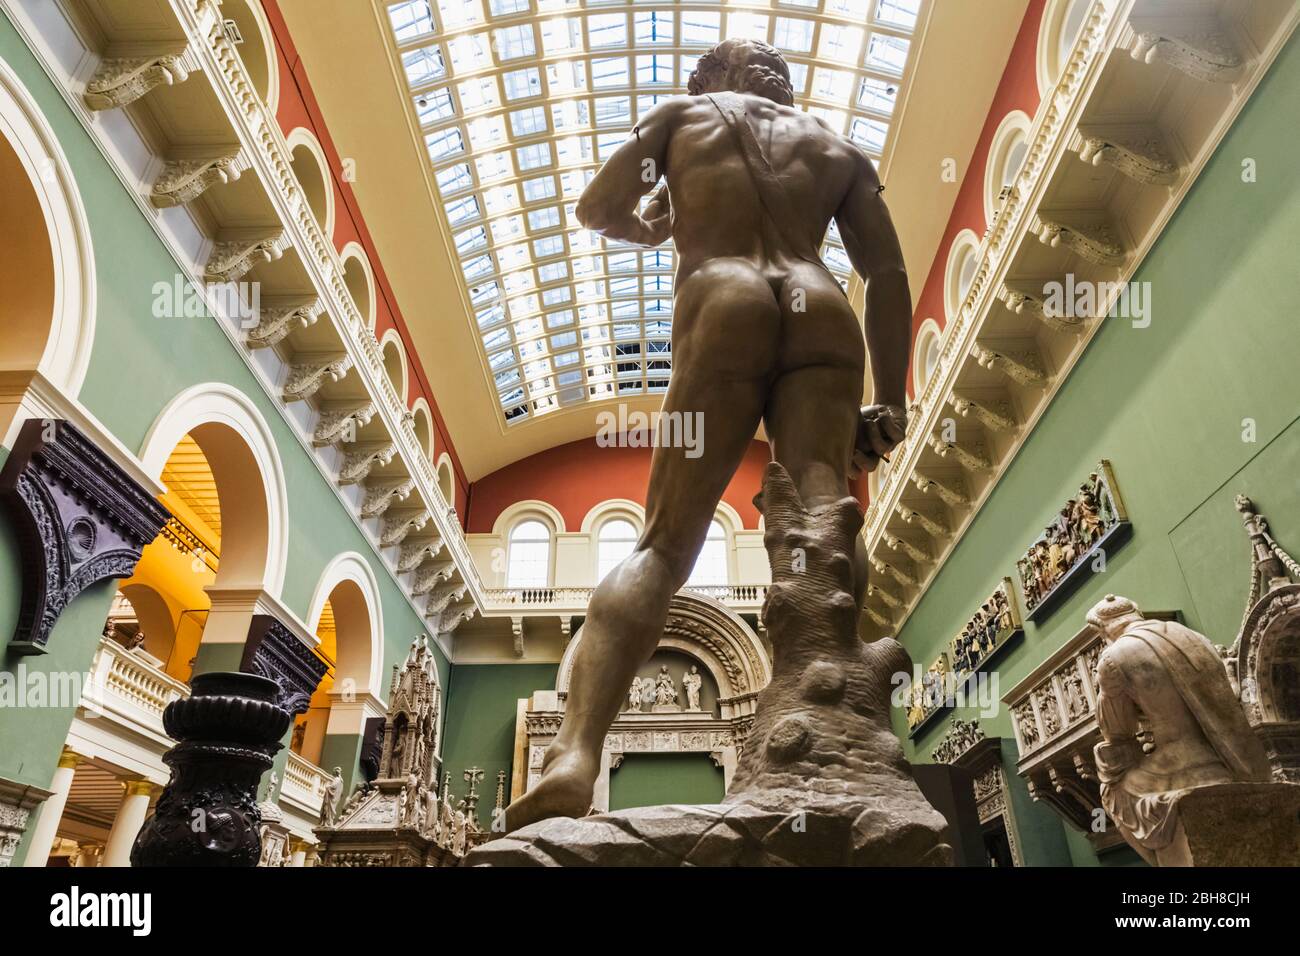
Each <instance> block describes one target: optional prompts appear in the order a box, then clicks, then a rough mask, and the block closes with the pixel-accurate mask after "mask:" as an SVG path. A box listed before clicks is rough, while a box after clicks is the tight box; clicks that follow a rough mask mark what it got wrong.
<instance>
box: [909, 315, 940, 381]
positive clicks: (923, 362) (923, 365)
mask: <svg viewBox="0 0 1300 956" xmlns="http://www.w3.org/2000/svg"><path fill="white" fill-rule="evenodd" d="M941 335H942V330H941V329H940V328H939V323H938V322H936V321H935V320H934V319H926V320H925V321H924V322H922V323H921V331H920V332H918V333H917V336H916V345H915V346H914V351H913V352H912V384H913V386H914V387H915V389H916V396H917V398H920V396H921V393H922V392H924V391H925V387H926V386H927V385H928V384H929V383H930V379H931V378H933V377H934V372H935V369H937V368H938V367H939V343H940V340H941Z"/></svg>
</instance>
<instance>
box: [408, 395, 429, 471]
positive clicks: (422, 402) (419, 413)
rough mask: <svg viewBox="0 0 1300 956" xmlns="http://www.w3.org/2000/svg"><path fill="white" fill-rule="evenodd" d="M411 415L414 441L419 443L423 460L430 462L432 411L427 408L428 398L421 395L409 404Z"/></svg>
mask: <svg viewBox="0 0 1300 956" xmlns="http://www.w3.org/2000/svg"><path fill="white" fill-rule="evenodd" d="M411 416H412V422H411V424H412V427H413V428H414V429H415V438H416V441H418V442H419V443H420V449H421V451H423V452H424V458H425V460H426V461H429V462H432V461H433V454H434V447H433V411H432V410H431V409H430V408H429V400H428V399H426V398H425V397H424V396H423V395H421V396H420V397H419V398H417V399H416V400H415V401H414V402H413V403H412V404H411Z"/></svg>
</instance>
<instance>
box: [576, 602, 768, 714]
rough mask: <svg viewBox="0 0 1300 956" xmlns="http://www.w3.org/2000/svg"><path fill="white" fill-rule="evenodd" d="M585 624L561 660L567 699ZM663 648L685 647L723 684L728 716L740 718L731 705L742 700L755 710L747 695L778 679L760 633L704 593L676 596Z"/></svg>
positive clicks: (661, 643) (721, 693)
mask: <svg viewBox="0 0 1300 956" xmlns="http://www.w3.org/2000/svg"><path fill="white" fill-rule="evenodd" d="M584 628H585V625H584V627H580V628H578V632H577V633H576V634H575V635H574V636H573V640H571V641H570V642H569V645H568V647H566V648H565V649H564V655H563V656H562V657H561V658H560V667H559V672H558V674H557V675H556V682H555V689H556V691H557V692H558V695H559V697H560V699H561V700H563V699H564V698H565V697H567V696H568V693H569V681H570V678H571V677H572V673H573V658H574V655H575V654H576V653H577V650H578V646H579V645H580V644H581V642H582V637H583V634H582V632H583V630H584ZM659 648H660V649H664V650H676V651H681V652H682V653H684V654H687V655H689V656H691V657H694V658H695V659H696V660H698V661H699V662H700V663H701V664H703V665H704V667H705V668H706V669H707V670H708V672H709V674H710V675H711V676H712V677H713V679H714V681H715V682H716V683H717V685H718V697H719V700H721V701H722V702H723V708H724V709H723V713H722V716H723V717H724V718H727V717H733V716H737V714H734V713H728V712H727V708H728V707H736V706H744V705H743V704H741V705H738V704H736V703H732V702H733V701H735V699H736V698H742V699H744V700H745V701H747V702H748V707H749V709H750V710H749V712H752V708H753V697H752V696H747V695H757V693H758V691H760V690H762V689H763V688H764V687H766V686H767V684H768V681H770V680H771V679H772V662H771V659H770V658H769V657H768V653H767V649H766V648H764V647H763V642H762V641H761V640H759V638H758V635H757V634H755V633H754V632H753V631H752V630H751V629H750V628H749V625H747V624H746V623H745V622H744V621H743V620H742V619H741V618H740V616H739V615H738V614H736V613H735V612H734V611H731V610H730V609H729V608H727V607H725V606H724V605H723V604H721V603H720V602H718V601H715V600H713V599H712V598H710V597H705V596H704V595H702V594H691V593H689V592H680V591H679V592H678V593H677V594H675V595H673V599H672V601H671V602H670V603H669V606H668V623H667V624H665V625H664V632H663V636H662V637H661V638H660V639H659Z"/></svg>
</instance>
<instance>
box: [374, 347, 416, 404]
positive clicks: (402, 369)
mask: <svg viewBox="0 0 1300 956" xmlns="http://www.w3.org/2000/svg"><path fill="white" fill-rule="evenodd" d="M379 355H380V357H381V358H382V359H383V362H384V372H385V373H386V374H387V375H388V380H389V381H390V382H391V383H392V385H393V388H394V389H396V391H397V398H398V400H399V401H400V402H401V403H402V404H403V405H405V404H406V395H407V387H408V382H409V378H408V372H407V368H406V347H405V346H404V345H403V344H402V337H401V336H400V335H398V334H397V330H396V329H389V330H388V331H387V332H385V333H384V337H383V338H382V339H380V340H379Z"/></svg>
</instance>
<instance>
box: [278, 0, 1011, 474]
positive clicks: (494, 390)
mask: <svg viewBox="0 0 1300 956" xmlns="http://www.w3.org/2000/svg"><path fill="white" fill-rule="evenodd" d="M1027 3H1028V0H980V2H978V3H974V2H970V3H963V2H956V0H954V2H952V3H946V2H944V3H936V2H934V0H884V2H882V0H731V2H699V0H680V2H667V0H617V2H603V3H602V2H597V0H585V2H583V0H421V2H419V3H413V2H403V0H368V2H365V0H277V6H278V8H279V10H280V11H282V13H283V16H284V19H285V22H286V25H287V26H288V28H289V34H290V37H291V41H292V43H291V47H290V48H289V50H288V53H289V55H290V62H291V66H292V69H293V70H294V71H295V72H297V71H299V70H302V71H305V75H306V76H307V77H308V78H309V80H310V84H311V87H312V91H313V93H314V95H315V98H316V99H317V101H318V102H319V105H320V108H321V113H322V114H323V118H324V120H325V123H326V125H327V126H328V129H329V134H330V138H331V139H332V140H333V142H334V144H335V145H336V146H337V148H338V153H339V155H340V157H341V158H343V159H344V160H346V161H347V162H346V164H345V168H348V169H350V170H351V171H352V172H351V173H350V174H349V177H348V178H349V184H350V186H351V189H352V191H353V193H354V194H355V196H356V198H357V202H358V203H359V206H360V211H361V213H362V215H363V216H364V217H365V224H366V227H367V229H368V231H369V233H370V235H371V237H372V238H373V240H374V245H375V249H376V252H377V254H378V256H379V259H380V263H381V264H382V271H383V273H384V276H385V277H386V280H387V282H386V284H385V285H384V288H383V290H382V291H383V294H385V295H387V294H391V295H392V296H394V304H395V305H396V306H397V307H398V308H399V309H400V310H401V313H402V315H403V317H404V318H405V321H406V324H407V327H408V328H409V330H410V335H411V342H412V344H413V346H414V348H415V349H416V351H417V352H418V353H419V357H420V360H421V364H422V366H423V369H424V373H425V375H426V376H427V379H428V382H429V385H430V386H431V388H432V391H433V394H434V396H435V398H436V399H437V401H438V404H439V408H440V411H441V414H442V417H443V419H444V421H445V423H446V425H447V428H448V431H449V433H450V435H451V438H452V440H453V441H454V442H455V445H456V451H457V453H458V455H459V457H460V460H461V463H462V464H463V465H464V469H465V473H466V476H467V477H468V478H469V479H470V480H471V481H474V480H476V479H478V478H479V477H481V476H483V475H485V474H488V473H490V472H492V471H495V470H497V469H498V468H501V467H503V466H505V465H507V464H509V463H510V462H513V461H517V460H519V459H522V458H526V457H528V456H529V455H532V454H535V453H537V452H539V451H542V450H545V449H547V448H551V447H553V446H555V445H559V444H563V443H565V442H569V441H573V440H575V439H581V438H584V437H589V436H591V435H593V434H595V433H596V432H597V431H598V429H599V428H600V427H601V421H602V419H601V414H602V413H603V412H605V411H606V410H607V409H609V408H611V407H612V406H613V405H615V404H617V405H623V404H624V403H626V406H627V408H628V410H629V412H649V411H653V410H654V409H655V408H657V407H658V405H659V403H660V401H661V400H662V395H661V394H660V391H661V390H662V389H663V387H664V383H665V382H666V380H667V379H668V377H669V373H670V371H671V367H672V356H671V353H670V352H669V350H668V330H669V328H670V322H671V312H670V311H668V310H669V309H670V308H671V301H672V300H671V288H672V287H671V283H672V270H671V261H672V260H671V249H670V248H669V247H667V246H665V247H661V248H660V249H659V250H656V251H652V252H650V253H649V254H646V253H644V252H643V251H642V250H633V249H631V248H627V247H623V248H615V247H607V245H606V244H605V243H604V242H603V241H602V240H600V239H599V238H597V237H594V236H591V235H589V234H586V233H585V232H584V231H583V230H581V229H579V228H578V226H577V225H576V223H574V221H573V218H572V212H571V209H572V206H573V204H574V203H575V201H576V197H577V195H578V193H579V192H580V190H581V189H582V186H583V185H584V184H585V182H586V179H587V178H588V177H589V176H590V175H591V174H592V172H593V171H594V170H595V169H596V168H598V166H599V164H600V162H601V160H602V158H603V157H604V156H606V155H608V152H609V151H610V150H611V149H613V148H615V147H616V146H617V144H618V143H619V142H622V141H623V140H624V139H625V138H626V137H627V135H628V132H629V130H630V129H631V127H632V125H633V124H635V123H636V122H637V117H638V116H639V115H640V113H641V111H643V110H644V109H645V108H646V107H647V106H648V105H649V104H651V103H653V102H654V99H655V98H657V97H663V96H669V95H673V94H677V93H680V92H681V91H682V90H683V89H684V83H685V77H686V75H687V73H689V71H690V70H691V69H692V68H693V67H694V65H695V62H696V61H697V60H698V58H699V56H700V54H701V53H703V52H704V51H705V50H706V49H707V48H708V47H709V46H710V45H712V44H713V43H714V42H716V41H717V40H718V39H719V38H722V37H726V36H731V35H737V34H740V35H745V36H755V37H757V36H761V37H763V38H764V39H766V40H768V41H770V42H772V43H773V44H774V45H775V46H777V47H779V48H781V49H782V50H783V51H784V53H785V54H786V56H787V58H788V60H789V61H790V63H791V65H792V68H793V72H794V79H795V81H796V84H797V86H798V90H799V92H798V103H799V105H800V106H802V107H804V108H805V109H809V110H817V111H818V112H819V113H820V115H822V116H825V117H826V118H827V120H828V121H829V122H831V123H832V124H834V125H836V126H837V128H839V129H842V130H843V131H844V133H845V135H847V136H856V137H857V139H858V140H859V142H861V143H862V144H863V148H864V149H866V150H867V151H868V152H869V153H871V154H872V155H873V156H878V157H879V163H878V165H879V167H880V172H881V177H882V180H883V181H884V182H885V183H886V184H887V186H888V191H887V193H886V197H887V198H888V200H889V204H890V208H891V210H892V211H893V213H894V218H895V224H896V225H897V228H898V233H899V239H900V242H901V244H902V247H903V255H904V259H905V261H906V262H907V263H908V267H909V274H910V276H911V281H912V291H913V295H914V296H915V295H916V294H917V293H919V291H920V289H919V287H920V284H922V283H924V281H925V277H926V275H927V273H928V271H929V269H930V264H931V262H932V261H933V259H934V257H935V256H936V254H939V253H940V252H941V250H940V248H939V247H940V244H941V241H942V239H943V236H944V230H945V228H946V225H947V222H948V216H949V213H950V211H951V208H952V202H953V199H954V197H955V196H956V190H957V186H958V182H959V181H960V177H957V178H956V180H954V179H953V178H952V177H945V176H942V175H941V171H942V170H944V169H948V168H950V167H951V166H952V164H953V163H954V162H955V163H956V166H957V168H958V169H959V170H964V169H965V166H966V163H967V161H968V159H969V157H970V156H971V155H972V152H973V150H974V149H975V147H976V143H977V141H978V139H979V135H980V131H981V129H982V128H983V125H984V122H985V118H986V116H987V115H988V109H989V103H990V101H991V98H992V96H993V91H994V89H995V87H996V85H997V81H998V78H999V77H1000V76H1001V74H1002V70H1003V68H1004V67H1005V65H1006V62H1007V57H1008V55H1009V53H1010V50H1011V46H1012V43H1013V41H1014V39H1015V37H1016V33H1017V30H1018V28H1019V26H1020V23H1021V20H1022V18H1023V15H1024V12H1025V8H1026V5H1027ZM891 90H892V92H891ZM431 150H432V153H431ZM444 150H445V151H446V152H443V151H444ZM534 163H537V164H539V165H533V164H534ZM542 164H545V165H542ZM444 189H445V195H444ZM464 200H472V203H470V202H465V203H464V205H460V203H462V201H464ZM452 214H455V215H457V216H459V215H465V216H466V218H465V219H464V220H461V219H457V220H456V223H455V225H452V224H451V223H450V220H451V219H452ZM557 218H558V221H557ZM478 230H481V232H480V231H478ZM458 243H462V244H463V248H462V249H458V248H457V245H458ZM942 251H943V252H946V249H945V250H942ZM824 254H825V255H826V256H827V260H828V262H829V264H830V266H831V268H832V269H834V270H836V271H837V272H838V273H839V274H840V276H841V278H843V277H844V275H845V272H844V262H843V259H842V258H839V256H840V253H839V252H838V245H837V243H836V242H835V239H834V235H833V234H832V235H831V236H829V237H828V241H827V243H826V246H825V248H824ZM467 272H468V274H467ZM492 283H495V288H493V285H492ZM474 290H478V291H477V292H475V291H474ZM849 294H850V299H851V300H852V301H853V302H854V305H855V307H856V308H858V310H859V311H861V308H862V298H863V296H862V284H861V282H859V281H858V280H857V279H851V280H850V282H849ZM475 298H478V299H479V301H477V302H475V301H474V299H475ZM569 313H571V315H572V318H571V319H570V318H569ZM480 323H482V325H483V327H482V328H480ZM737 347H738V348H743V347H744V343H737ZM494 366H495V367H494ZM498 376H500V379H499V380H498ZM498 382H499V384H498ZM593 389H594V393H593ZM869 391H870V388H869V383H864V392H865V393H868V394H869ZM535 403H536V404H537V407H536V408H535V407H534V404H535ZM508 415H510V416H512V417H510V418H509V420H508V419H507V416H508Z"/></svg>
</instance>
